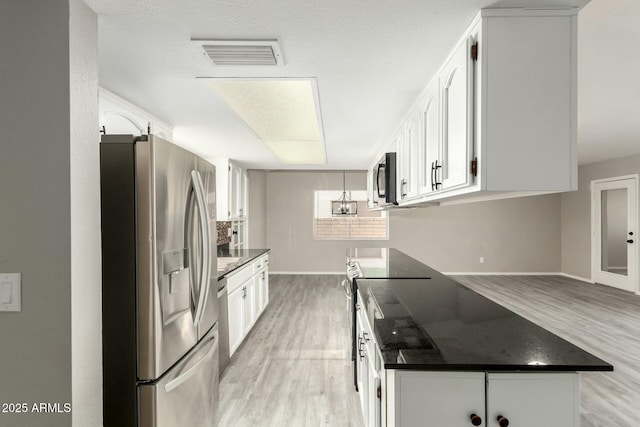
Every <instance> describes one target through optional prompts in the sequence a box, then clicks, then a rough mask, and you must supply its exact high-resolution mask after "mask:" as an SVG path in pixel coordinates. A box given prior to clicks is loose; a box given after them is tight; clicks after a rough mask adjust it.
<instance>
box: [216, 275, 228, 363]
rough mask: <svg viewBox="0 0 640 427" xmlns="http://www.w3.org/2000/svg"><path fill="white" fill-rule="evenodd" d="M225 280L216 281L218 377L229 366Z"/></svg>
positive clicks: (224, 278)
mask: <svg viewBox="0 0 640 427" xmlns="http://www.w3.org/2000/svg"><path fill="white" fill-rule="evenodd" d="M227 297H228V295H227V278H226V277H223V278H222V279H220V280H218V310H219V312H220V317H219V319H218V323H219V325H220V328H219V329H218V331H219V334H220V341H219V343H220V347H219V350H220V371H219V372H220V376H222V372H223V371H224V369H225V368H226V367H227V365H228V364H229V358H230V355H229V304H228V299H227Z"/></svg>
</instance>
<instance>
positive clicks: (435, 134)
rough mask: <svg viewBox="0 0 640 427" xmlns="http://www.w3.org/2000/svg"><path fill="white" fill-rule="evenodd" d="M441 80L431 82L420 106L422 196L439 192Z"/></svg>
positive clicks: (419, 161) (419, 156)
mask: <svg viewBox="0 0 640 427" xmlns="http://www.w3.org/2000/svg"><path fill="white" fill-rule="evenodd" d="M439 83H440V81H439V79H437V78H436V79H434V80H432V81H431V83H430V84H429V86H427V89H426V90H425V92H424V95H423V96H422V99H421V100H420V104H419V106H418V111H419V119H420V120H419V122H420V132H419V139H418V153H419V155H418V179H419V188H418V192H419V194H420V195H421V196H423V195H426V194H429V193H432V192H434V191H436V190H439V189H440V187H441V186H442V183H441V182H439V181H438V176H439V175H438V173H439V168H441V167H442V160H441V159H442V157H441V154H440V86H439Z"/></svg>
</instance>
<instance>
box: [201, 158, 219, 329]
mask: <svg viewBox="0 0 640 427" xmlns="http://www.w3.org/2000/svg"><path fill="white" fill-rule="evenodd" d="M196 170H197V171H198V173H199V174H200V176H201V177H202V183H203V187H204V188H203V189H204V196H205V199H206V205H207V212H208V218H209V240H210V241H211V249H210V250H209V263H210V265H211V269H210V272H209V277H208V292H207V293H206V300H205V305H204V311H203V314H202V320H201V321H200V322H199V323H198V339H202V337H203V336H204V335H205V334H206V333H207V332H208V331H209V329H211V327H212V326H213V324H214V323H216V322H217V321H218V318H219V307H218V294H217V291H218V271H217V265H218V259H217V253H216V250H217V241H218V231H217V229H216V168H215V166H213V165H212V164H211V163H209V162H207V161H206V160H204V159H202V158H200V157H196Z"/></svg>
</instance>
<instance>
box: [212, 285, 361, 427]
mask: <svg viewBox="0 0 640 427" xmlns="http://www.w3.org/2000/svg"><path fill="white" fill-rule="evenodd" d="M342 279H343V277H340V276H336V275H334V276H296V275H291V276H281V275H270V276H269V280H270V283H269V291H270V301H269V305H268V306H267V308H266V310H265V311H264V313H263V314H262V316H261V318H260V319H259V320H258V322H257V323H256V325H255V326H254V327H253V330H252V331H251V332H250V334H249V335H248V336H247V337H246V338H245V341H244V342H243V343H242V345H241V346H240V348H239V349H238V350H237V351H236V354H234V356H233V357H232V359H231V363H230V364H229V366H227V369H226V370H225V371H224V373H223V376H222V378H221V380H220V412H221V417H220V422H219V427H223V426H226V427H243V426H251V427H258V426H274V427H275V426H277V427H281V426H282V427H288V426H291V427H297V426H300V427H303V426H362V416H361V415H360V406H359V405H360V402H359V400H358V395H357V393H356V392H355V390H354V388H353V373H352V367H351V353H350V349H351V344H350V332H349V328H350V317H349V312H348V307H347V299H346V297H345V295H344V293H343V292H342V288H341V287H340V285H339V284H340V280H342Z"/></svg>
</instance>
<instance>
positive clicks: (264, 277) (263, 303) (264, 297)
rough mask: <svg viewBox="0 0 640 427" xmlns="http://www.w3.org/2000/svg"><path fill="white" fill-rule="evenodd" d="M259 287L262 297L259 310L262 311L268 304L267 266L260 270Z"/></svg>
mask: <svg viewBox="0 0 640 427" xmlns="http://www.w3.org/2000/svg"><path fill="white" fill-rule="evenodd" d="M260 287H261V288H262V289H261V291H260V295H261V297H262V299H261V307H260V310H261V311H263V310H264V309H265V308H267V305H268V304H269V269H267V268H265V269H264V270H262V275H261V281H260Z"/></svg>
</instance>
